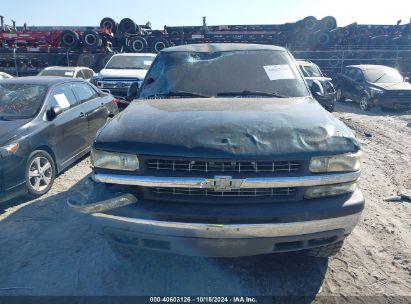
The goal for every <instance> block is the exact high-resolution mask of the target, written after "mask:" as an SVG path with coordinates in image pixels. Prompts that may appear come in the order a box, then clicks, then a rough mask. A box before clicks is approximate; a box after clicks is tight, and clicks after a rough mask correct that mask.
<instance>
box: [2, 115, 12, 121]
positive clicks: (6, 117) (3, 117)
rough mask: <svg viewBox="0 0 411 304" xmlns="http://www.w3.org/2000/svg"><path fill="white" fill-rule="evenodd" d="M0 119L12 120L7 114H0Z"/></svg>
mask: <svg viewBox="0 0 411 304" xmlns="http://www.w3.org/2000/svg"><path fill="white" fill-rule="evenodd" d="M0 120H4V121H12V119H10V118H9V117H8V116H0Z"/></svg>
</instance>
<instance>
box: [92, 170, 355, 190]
mask: <svg viewBox="0 0 411 304" xmlns="http://www.w3.org/2000/svg"><path fill="white" fill-rule="evenodd" d="M360 174H361V172H360V171H357V172H350V173H337V174H322V175H310V176H296V177H267V178H245V179H230V181H231V182H232V184H233V188H282V187H310V186H321V185H332V184H339V183H348V182H352V181H355V180H357V179H358V178H359V177H360ZM92 178H93V180H94V181H95V182H99V183H108V184H118V185H129V186H141V187H164V188H174V187H176V188H177V187H184V188H214V187H215V186H214V181H215V180H214V179H207V178H197V177H159V176H138V175H119V174H108V173H95V174H93V175H92Z"/></svg>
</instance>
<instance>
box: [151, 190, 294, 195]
mask: <svg viewBox="0 0 411 304" xmlns="http://www.w3.org/2000/svg"><path fill="white" fill-rule="evenodd" d="M151 191H152V193H153V194H155V195H165V196H169V197H170V196H193V197H207V196H213V197H292V196H294V195H295V194H296V192H297V189H296V188H264V189H256V188H255V189H233V190H230V191H217V190H213V189H194V188H152V189H151Z"/></svg>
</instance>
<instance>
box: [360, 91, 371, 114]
mask: <svg viewBox="0 0 411 304" xmlns="http://www.w3.org/2000/svg"><path fill="white" fill-rule="evenodd" d="M360 109H361V110H363V111H368V110H369V109H370V104H369V103H368V96H367V95H361V98H360Z"/></svg>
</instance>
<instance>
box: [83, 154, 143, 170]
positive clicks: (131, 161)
mask: <svg viewBox="0 0 411 304" xmlns="http://www.w3.org/2000/svg"><path fill="white" fill-rule="evenodd" d="M91 164H92V165H93V166H94V167H97V168H102V169H111V170H125V171H135V170H138V169H139V168H140V163H139V161H138V158H137V156H136V155H133V154H126V153H114V152H106V151H100V150H94V149H93V150H92V151H91Z"/></svg>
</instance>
